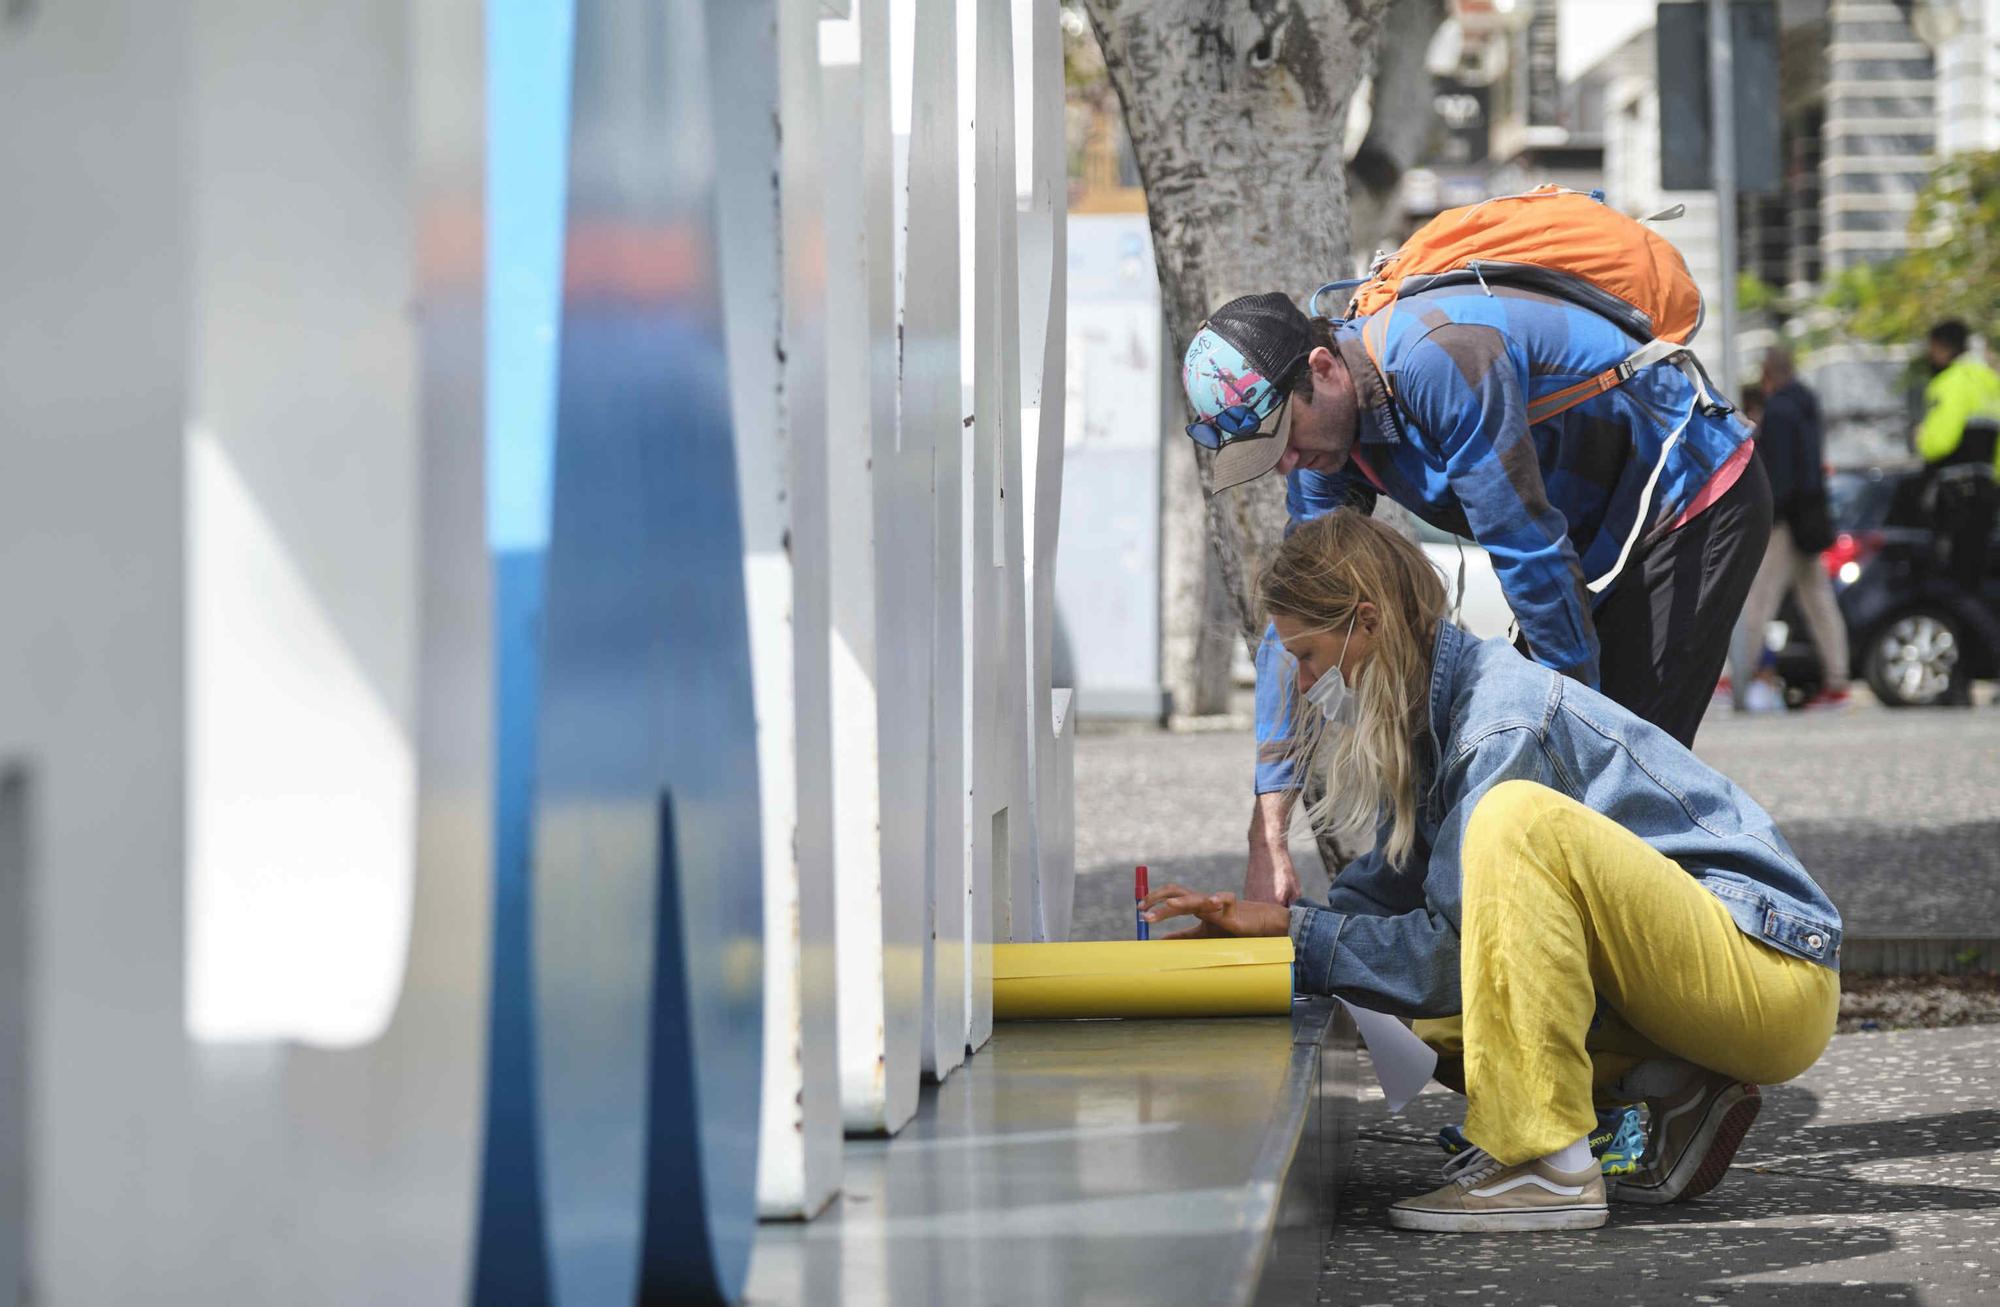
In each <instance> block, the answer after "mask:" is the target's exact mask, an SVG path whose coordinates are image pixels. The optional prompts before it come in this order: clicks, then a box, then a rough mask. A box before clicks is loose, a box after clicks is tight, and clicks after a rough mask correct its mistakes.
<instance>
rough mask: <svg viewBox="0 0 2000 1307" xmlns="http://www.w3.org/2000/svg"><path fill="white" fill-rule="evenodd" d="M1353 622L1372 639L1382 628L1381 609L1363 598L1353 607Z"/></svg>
mask: <svg viewBox="0 0 2000 1307" xmlns="http://www.w3.org/2000/svg"><path fill="white" fill-rule="evenodd" d="M1354 624H1355V625H1356V626H1359V627H1360V628H1361V629H1362V630H1364V631H1366V632H1368V635H1369V638H1370V639H1373V638H1374V637H1375V636H1376V635H1377V634H1378V633H1380V631H1381V629H1382V611H1381V610H1380V609H1378V608H1377V607H1375V605H1374V604H1371V603H1369V602H1368V601H1367V600H1366V599H1364V600H1362V601H1361V602H1360V603H1359V604H1358V605H1356V607H1355V609H1354Z"/></svg>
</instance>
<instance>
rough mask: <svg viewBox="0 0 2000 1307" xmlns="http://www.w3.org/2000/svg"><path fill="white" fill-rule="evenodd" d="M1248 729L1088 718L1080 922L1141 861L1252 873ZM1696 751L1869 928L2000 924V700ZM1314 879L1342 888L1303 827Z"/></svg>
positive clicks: (1176, 868) (1079, 784) (1119, 898)
mask: <svg viewBox="0 0 2000 1307" xmlns="http://www.w3.org/2000/svg"><path fill="white" fill-rule="evenodd" d="M1255 747H1256V746H1255V744H1254V742H1253V740H1252V739H1251V735H1250V732H1248V731H1224V732H1217V733H1213V734H1195V735H1169V734H1166V733H1164V732H1134V733H1128V734H1117V735H1101V734H1087V735H1085V736H1083V737H1081V738H1079V739H1078V740H1077V750H1076V862H1077V871H1078V873H1079V874H1078V876H1077V884H1076V918H1075V925H1074V927H1073V928H1072V931H1071V935H1072V938H1075V939H1124V938H1129V937H1130V936H1131V933H1132V864H1133V863H1135V862H1147V863H1150V864H1152V870H1153V884H1155V885H1160V884H1164V883H1165V882H1166V881H1167V880H1179V881H1181V882H1182V883H1183V884H1189V885H1194V886H1197V887H1200V888H1204V889H1235V888H1237V887H1238V886H1240V885H1241V884H1242V881H1243V862H1244V849H1245V846H1246V832H1247V830H1248V827H1249V820H1250V773H1251V759H1252V755H1253V754H1254V752H1255ZM1696 752H1697V753H1699V754H1700V755H1701V756H1702V757H1703V758H1704V759H1706V760H1707V761H1708V762H1709V763H1711V764H1712V765H1713V766H1715V767H1717V768H1718V769H1720V770H1721V771H1723V772H1724V773H1725V774H1727V775H1729V776H1731V777H1732V778H1734V779H1735V780H1736V781H1737V783H1738V784H1740V785H1742V786H1743V787H1744V789H1746V790H1748V791H1749V793H1750V794H1751V796H1752V797H1754V798H1756V799H1757V800H1758V802H1760V803H1762V804H1763V805H1764V806H1765V807H1766V808H1767V809H1768V810H1769V811H1770V812H1771V814H1772V816H1774V817H1776V818H1777V820H1778V826H1779V829H1781V830H1782V831H1784V833H1785V836H1786V838H1787V839H1789V840H1790V841H1791V842H1792V844H1793V845H1794V846H1795V847H1796V848H1797V849H1798V851H1799V856H1800V858H1801V860H1802V861H1803V862H1804V863H1805V865H1806V868H1807V870H1809V871H1810V872H1812V874H1813V876H1814V878H1815V879H1817V880H1818V881H1819V882H1820V884H1821V885H1823V886H1824V887H1825V888H1826V890H1827V893H1828V894H1829V895H1831V896H1832V898H1833V901H1834V903H1835V904H1836V905H1837V906H1838V907H1839V908H1840V910H1841V915H1842V917H1843V918H1844V919H1845V922H1846V926H1847V930H1848V933H1849V934H1852V935H1874V936H1881V935H1904V934H1941V935H1952V936H1960V935H2000V708H1990V707H1989V708H1978V709H1971V710H1962V709H1936V710H1931V711H1904V712H1897V711H1892V710H1890V709H1886V708H1857V709H1854V710H1852V711H1850V712H1845V713H1830V714H1817V713H1815V714H1801V713H1789V714H1780V715H1777V716H1772V717H1747V718H1746V717H1733V716H1731V715H1730V714H1729V713H1728V712H1726V711H1725V712H1717V713H1711V714H1710V716H1709V719H1708V721H1707V722H1706V723H1704V725H1703V727H1702V732H1701V737H1700V739H1699V740H1698V741H1697V742H1696ZM1292 848H1293V858H1294V860H1295V861H1296V862H1297V863H1298V866H1299V871H1300V876H1301V878H1302V879H1303V881H1304V882H1305V887H1306V893H1308V894H1310V895H1315V896H1316V895H1318V894H1321V893H1323V892H1324V891H1325V886H1326V881H1325V878H1324V877H1323V876H1321V875H1320V872H1319V859H1318V857H1317V856H1316V855H1315V854H1314V853H1313V851H1312V844H1311V842H1310V841H1309V840H1301V839H1298V838H1297V837H1296V835H1295V837H1294V841H1293V845H1292Z"/></svg>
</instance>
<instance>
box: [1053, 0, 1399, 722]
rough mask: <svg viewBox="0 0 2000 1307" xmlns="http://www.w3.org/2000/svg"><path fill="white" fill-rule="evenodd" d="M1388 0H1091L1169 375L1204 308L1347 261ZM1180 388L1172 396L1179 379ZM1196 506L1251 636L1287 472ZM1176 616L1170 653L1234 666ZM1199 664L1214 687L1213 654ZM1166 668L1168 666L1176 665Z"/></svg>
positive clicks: (1295, 287) (1326, 276)
mask: <svg viewBox="0 0 2000 1307" xmlns="http://www.w3.org/2000/svg"><path fill="white" fill-rule="evenodd" d="M1389 4H1390V0H1317V2H1315V0H1084V8H1085V9H1086V11H1087V12H1088V14H1089V16H1090V22H1091V26H1092V27H1093V28H1094V29H1095V30H1096V33H1097V40H1098V44H1099V46H1100V47H1101V48H1102V50H1103V53H1104V62H1105V67H1106V70H1107V71H1108V72H1109V74H1110V77H1111V83H1112V85H1113V86H1114V87H1115V88H1116V89H1117V92H1118V98H1119V101H1120V103H1121V104H1122V105H1123V107H1124V110H1125V125H1126V130H1127V131H1128V133H1129V134H1130V136H1131V139H1132V146H1133V151H1134V154H1135V156H1136V158H1137V162H1138V165H1139V173H1140V177H1141V179H1142V180H1143V182H1144V184H1145V188H1146V205H1147V211H1148V214H1149V217H1150V220H1151V224H1152V231H1153V253H1154V258H1155V260H1156V262H1157V263H1158V265H1159V276H1160V294H1161V300H1162V303H1163V305H1164V308H1165V311H1166V318H1167V330H1168V336H1169V343H1170V345H1171V352H1170V353H1169V354H1168V355H1167V364H1168V368H1169V371H1170V372H1171V374H1172V376H1173V378H1174V379H1175V380H1176V381H1177V379H1178V375H1179V367H1178V365H1179V359H1180V355H1181V352H1182V351H1183V350H1184V349H1186V347H1187V342H1188V340H1189V338H1190V337H1192V336H1193V335H1194V332H1195V330H1196V329H1197V328H1198V327H1199V326H1200V324H1201V321H1202V319H1203V317H1204V316H1205V315H1206V314H1207V312H1208V310H1209V309H1210V308H1212V307H1214V306H1215V305H1218V304H1220V303H1222V302H1223V301H1225V300H1228V299H1230V298H1232V297H1234V296H1237V295H1243V294H1249V293H1252V292H1256V291H1267V290H1284V291H1287V292H1289V293H1290V294H1292V295H1293V296H1294V297H1298V298H1302V297H1303V296H1305V295H1307V294H1309V293H1310V292H1311V291H1312V289H1313V287H1315V286H1317V285H1319V284H1320V283H1321V282H1324V281H1328V280H1331V279H1333V278H1335V277H1339V276H1344V275H1346V273H1347V270H1348V269H1349V267H1350V266H1351V259H1350V249H1349V245H1350V241H1349V229H1348V214H1347V177H1346V172H1345V168H1344V162H1345V161H1344V159H1343V156H1342V133H1343V129H1344V125H1345V123H1346V121H1347V110H1348V102H1349V101H1350V100H1351V98H1352V97H1353V95H1354V91H1355V87H1356V85H1357V84H1358V83H1359V81H1360V78H1361V74H1362V71H1363V56H1364V52H1365V51H1366V49H1367V47H1368V44H1369V42H1370V41H1371V40H1372V39H1373V37H1374V35H1375V31H1376V28H1377V25H1378V23H1379V22H1380V20H1381V18H1382V15H1383V12H1384V11H1385V10H1386V9H1387V8H1388V7H1389ZM1173 393H1174V404H1175V407H1178V405H1179V403H1180V401H1179V398H1178V386H1177V385H1176V386H1175V387H1174V389H1173ZM1171 425H1177V424H1171ZM1176 443H1178V445H1179V448H1180V449H1184V450H1186V451H1187V452H1186V453H1184V454H1183V453H1179V452H1177V451H1176V450H1173V449H1170V450H1169V452H1168V455H1167V457H1168V458H1169V460H1173V459H1177V458H1178V459H1186V458H1195V459H1196V468H1197V470H1198V475H1199V477H1200V484H1201V487H1202V488H1203V490H1204V491H1206V489H1207V487H1208V486H1209V484H1210V481H1209V466H1208V464H1209V456H1208V455H1206V454H1205V453H1200V452H1199V451H1197V450H1196V447H1195V446H1194V444H1193V442H1191V441H1190V442H1176ZM1182 466H1185V464H1183V465H1182ZM1173 479H1174V478H1172V477H1171V476H1170V477H1169V478H1168V480H1169V484H1170V485H1171V482H1172V481H1173ZM1177 498H1178V499H1179V501H1180V503H1179V504H1177V502H1176V499H1177ZM1193 498H1194V497H1193V496H1191V495H1185V494H1184V495H1182V496H1179V497H1176V496H1174V495H1172V494H1171V493H1170V494H1169V495H1168V502H1167V504H1166V505H1165V507H1164V510H1163V512H1164V514H1165V519H1166V520H1165V521H1164V523H1163V527H1162V529H1163V533H1164V535H1165V545H1166V547H1165V549H1163V555H1164V556H1166V557H1174V556H1176V555H1178V556H1181V557H1185V556H1186V554H1187V552H1188V550H1187V549H1186V547H1185V542H1186V540H1187V538H1188V537H1190V536H1192V535H1195V534H1198V533H1200V532H1201V531H1202V530H1203V527H1202V525H1199V524H1198V523H1199V522H1200V521H1201V519H1199V518H1196V517H1195V516H1194V514H1193V512H1192V511H1190V510H1191V509H1193V507H1194V506H1193V504H1192V503H1191V502H1188V501H1191V500H1192V499H1193ZM1177 508H1178V509H1179V511H1178V512H1177V511H1176V509H1177ZM1203 516H1204V517H1205V523H1206V531H1207V534H1208V536H1209V543H1210V545H1211V546H1212V548H1213V552H1214V559H1215V563H1216V568H1217V570H1218V571H1219V573H1220V577H1221V581H1222V585H1223V588H1224V590H1225V592H1226V595H1227V597H1228V601H1229V602H1228V605H1227V611H1228V614H1229V618H1230V619H1231V620H1233V622H1234V623H1235V625H1236V627H1237V628H1238V629H1239V630H1240V631H1241V633H1242V636H1243V638H1244V639H1245V640H1247V641H1249V642H1250V644H1251V645H1252V647H1253V648H1254V646H1255V644H1256V641H1257V640H1258V638H1259V637H1260V635H1261V633H1262V631H1263V626H1264V623H1263V620H1262V616H1261V615H1260V614H1258V613H1256V612H1254V611H1253V610H1252V602H1251V584H1252V582H1253V580H1254V577H1253V576H1252V572H1253V569H1254V567H1255V566H1256V564H1257V563H1258V561H1259V560H1261V559H1262V558H1263V557H1264V556H1265V555H1266V554H1267V553H1268V552H1269V550H1270V549H1271V548H1272V547H1273V546H1275V545H1276V544H1277V542H1278V540H1279V538H1280V536H1281V535H1282V532H1283V530H1284V524H1285V510H1284V483H1283V482H1282V481H1281V480H1280V479H1279V478H1277V477H1265V478H1263V479H1262V480H1259V481H1257V482H1253V483H1252V484H1250V485H1247V486H1244V487H1242V488H1240V489H1238V490H1234V491H1228V492H1225V493H1224V494H1222V495H1219V496H1215V497H1212V498H1208V499H1207V502H1206V509H1205V513H1204V515H1203ZM1177 541H1179V542H1182V543H1181V544H1180V545H1178V546H1177V543H1176V542H1177ZM1195 574H1196V575H1198V574H1199V573H1195ZM1182 583H1183V584H1187V583H1191V580H1190V578H1189V577H1185V576H1184V577H1183V578H1182ZM1207 611H1211V608H1210V605H1208V604H1205V603H1204V604H1201V605H1199V606H1196V607H1195V608H1194V609H1193V612H1194V614H1195V617H1194V619H1193V624H1194V626H1195V627H1197V628H1200V627H1202V626H1204V625H1206V623H1205V622H1204V621H1203V620H1202V617H1201V616H1200V615H1201V614H1203V613H1205V612H1207ZM1186 621H1187V619H1186V618H1185V617H1183V618H1182V619H1181V623H1182V624H1183V625H1184V624H1185V623H1186ZM1168 625H1169V628H1170V629H1169V631H1168V641H1167V644H1168V651H1169V655H1170V661H1171V656H1172V654H1173V653H1174V652H1175V650H1176V647H1177V643H1178V647H1179V648H1180V649H1181V650H1182V651H1183V652H1186V651H1188V650H1194V651H1199V652H1198V653H1197V654H1196V661H1197V663H1199V662H1200V661H1201V659H1202V658H1207V659H1210V660H1212V659H1214V658H1215V657H1217V656H1218V654H1219V656H1220V657H1221V658H1222V659H1223V660H1224V662H1223V671H1224V674H1225V675H1226V668H1227V658H1228V652H1229V651H1228V644H1227V642H1223V641H1217V640H1210V641H1207V642H1206V647H1205V648H1204V644H1203V642H1202V641H1201V640H1200V639H1199V636H1200V634H1201V632H1200V630H1199V629H1197V630H1196V631H1195V632H1193V633H1192V634H1193V637H1194V638H1193V639H1190V638H1189V635H1190V633H1189V632H1187V631H1180V632H1176V631H1174V630H1173V629H1172V627H1173V626H1174V625H1175V621H1174V618H1173V615H1172V614H1169V615H1168ZM1176 637H1178V642H1177V638H1176ZM1218 646H1219V649H1218ZM1206 670H1207V672H1208V673H1209V675H1208V678H1207V679H1208V684H1209V685H1210V686H1211V687H1212V686H1213V683H1214V680H1215V677H1214V671H1215V669H1214V667H1213V665H1212V662H1211V664H1210V665H1209V666H1208V667H1207V668H1206ZM1168 679H1169V684H1173V683H1174V681H1175V678H1174V676H1173V669H1171V668H1170V669H1169V677H1168ZM1189 679H1190V680H1191V681H1192V683H1193V684H1194V685H1196V686H1200V685H1201V684H1202V682H1203V677H1202V676H1200V675H1196V676H1193V677H1191V678H1189ZM1224 684H1225V686H1226V681H1225V682H1224ZM1198 707H1208V705H1205V704H1201V705H1197V704H1187V703H1181V704H1176V708H1177V710H1179V711H1183V712H1185V711H1190V710H1194V709H1197V708H1198ZM1209 710H1211V711H1212V710H1213V708H1212V707H1210V708H1209Z"/></svg>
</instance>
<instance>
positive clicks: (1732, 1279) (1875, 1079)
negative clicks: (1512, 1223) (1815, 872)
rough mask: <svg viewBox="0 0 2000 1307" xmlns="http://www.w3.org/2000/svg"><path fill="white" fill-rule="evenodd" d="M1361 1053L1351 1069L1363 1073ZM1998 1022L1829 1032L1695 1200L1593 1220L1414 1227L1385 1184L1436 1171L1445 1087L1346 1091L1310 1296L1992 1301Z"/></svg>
mask: <svg viewBox="0 0 2000 1307" xmlns="http://www.w3.org/2000/svg"><path fill="white" fill-rule="evenodd" d="M1367 1078H1368V1077H1367V1073H1366V1072H1365V1071H1364V1073H1363V1079H1364V1081H1366V1080H1367ZM1996 1088H2000V1026H1971V1027H1961V1028H1958V1029H1952V1030H1910V1031H1899V1032H1893V1033H1868V1034H1854V1035H1840V1036H1836V1037H1835V1039H1834V1042H1833V1045H1832V1047H1831V1048H1829V1050H1828V1051H1827V1053H1826V1055H1825V1056H1824V1057H1823V1058H1822V1059H1821V1060H1820V1062H1819V1064H1818V1065H1817V1066H1815V1067H1813V1068H1812V1069H1811V1070H1810V1071H1808V1072H1807V1073H1806V1074H1805V1075H1804V1076H1801V1077H1800V1078H1799V1079H1798V1080H1796V1081H1794V1082H1792V1083H1791V1084H1788V1085H1779V1086H1773V1087H1770V1088H1767V1089H1766V1090H1765V1100H1764V1110H1763V1112H1762V1113H1761V1115H1760V1116H1759V1118H1758V1121H1757V1124H1756V1126H1755V1127H1754V1128H1753V1129H1752V1130H1751V1132H1750V1134H1749V1136H1748V1137H1747V1138H1746V1139H1745V1140H1744V1144H1743V1148H1742V1151H1740V1152H1739V1153H1738V1155H1737V1164H1736V1166H1735V1167H1734V1168H1733V1170H1732V1172H1731V1174H1730V1177H1729V1179H1727V1180H1726V1181H1724V1183H1723V1184H1722V1185H1720V1186H1718V1187H1717V1188H1716V1189H1715V1190H1714V1191H1712V1192H1711V1193H1710V1194H1708V1195H1707V1196H1705V1197H1704V1198H1702V1199H1699V1200H1697V1201H1695V1202H1691V1203H1686V1204H1678V1205H1675V1206H1670V1207H1665V1208H1646V1207H1635V1206H1628V1205H1622V1204H1613V1206H1612V1213H1611V1223H1610V1224H1609V1225H1607V1226H1606V1227H1605V1228H1604V1229H1602V1230H1594V1231H1589V1232H1581V1233H1567V1234H1541V1235H1481V1236H1458V1235H1428V1234H1413V1233H1409V1232H1406V1231H1401V1230H1393V1229H1390V1228H1389V1227H1388V1224H1387V1219H1386V1216H1385V1212H1386V1209H1387V1207H1388V1205H1389V1204H1390V1203H1391V1202H1394V1201H1395V1200H1396V1199H1397V1198H1399V1197H1402V1196H1404V1195H1406V1194H1409V1193H1415V1192H1421V1191H1423V1190H1425V1189H1429V1188H1432V1187H1434V1186H1435V1184H1436V1183H1437V1181H1436V1179H1435V1177H1436V1175H1437V1170H1436V1168H1437V1166H1438V1164H1439V1163H1440V1162H1441V1161H1442V1156H1443V1155H1442V1154H1441V1153H1440V1152H1438V1151H1437V1149H1436V1148H1435V1146H1434V1145H1432V1144H1431V1143H1430V1142H1429V1139H1430V1136H1431V1135H1432V1134H1434V1133H1435V1131H1436V1130H1437V1129H1438V1127H1439V1126H1442V1125H1444V1124H1446V1123H1449V1122H1454V1121H1457V1120H1459V1119H1460V1113H1461V1109H1462V1107H1463V1100H1461V1099H1459V1098H1458V1097H1457V1096H1456V1095H1453V1094H1451V1093H1449V1092H1448V1091H1445V1090H1442V1089H1440V1088H1438V1087H1436V1086H1433V1087H1432V1090H1431V1091H1430V1092H1428V1093H1426V1094H1425V1095H1424V1096H1422V1097H1421V1098H1419V1099H1418V1100H1417V1101H1416V1102H1414V1103H1412V1104H1411V1105H1410V1107H1409V1108H1408V1109H1407V1111H1406V1112H1405V1113H1404V1114H1403V1115H1402V1116H1399V1117H1391V1116H1389V1115H1388V1114H1387V1112H1386V1111H1385V1110H1384V1107H1383V1103H1382V1101H1381V1097H1380V1094H1379V1092H1376V1091H1374V1090H1373V1089H1372V1088H1371V1089H1369V1090H1368V1091H1365V1092H1364V1095H1363V1101H1362V1102H1361V1103H1360V1105H1359V1107H1358V1116H1359V1121H1358V1125H1357V1134H1358V1136H1359V1137H1358V1140H1357V1142H1356V1145H1355V1154H1354V1161H1353V1166H1352V1168H1351V1170H1350V1174H1349V1182H1348V1185H1347V1187H1346V1188H1345V1189H1344V1191H1343V1192H1342V1195H1341V1200H1340V1201H1341V1208H1340V1214H1339V1216H1338V1218H1337V1222H1336V1225H1335V1228H1334V1231H1333V1237H1332V1239H1331V1240H1330V1241H1329V1243H1328V1246H1327V1258H1326V1263H1325V1268H1324V1271H1323V1274H1322V1277H1321V1282H1320V1295H1319V1301H1320V1302H1321V1303H1322V1304H1328V1305H1329V1307H1333V1305H1338V1307H1363V1305H1365V1304H1378V1303H1379V1304H1420V1303H1421V1304H1437V1303H1452V1302H1467V1303H1480V1304H1485V1303H1494V1304H1544V1303H1547V1304H1562V1305H1564V1307H1567V1305H1568V1304H1574V1303H1583V1302H1590V1301H1599V1302H1619V1303H1625V1302H1642V1303H1653V1302H1662V1303H1664V1302H1695V1303H1727V1304H1743V1305H1747V1304H1813V1307H1820V1305H1821V1304H1833V1305H1835V1307H1839V1305H1841V1304H1849V1303H1855V1304H1858V1303H1898V1304H1902V1303H1907V1304H1923V1305H1924V1307H1949V1305H1951V1304H1958V1303H1972V1302H1980V1301H1986V1300H1991V1299H2000V1100H1996Z"/></svg>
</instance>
